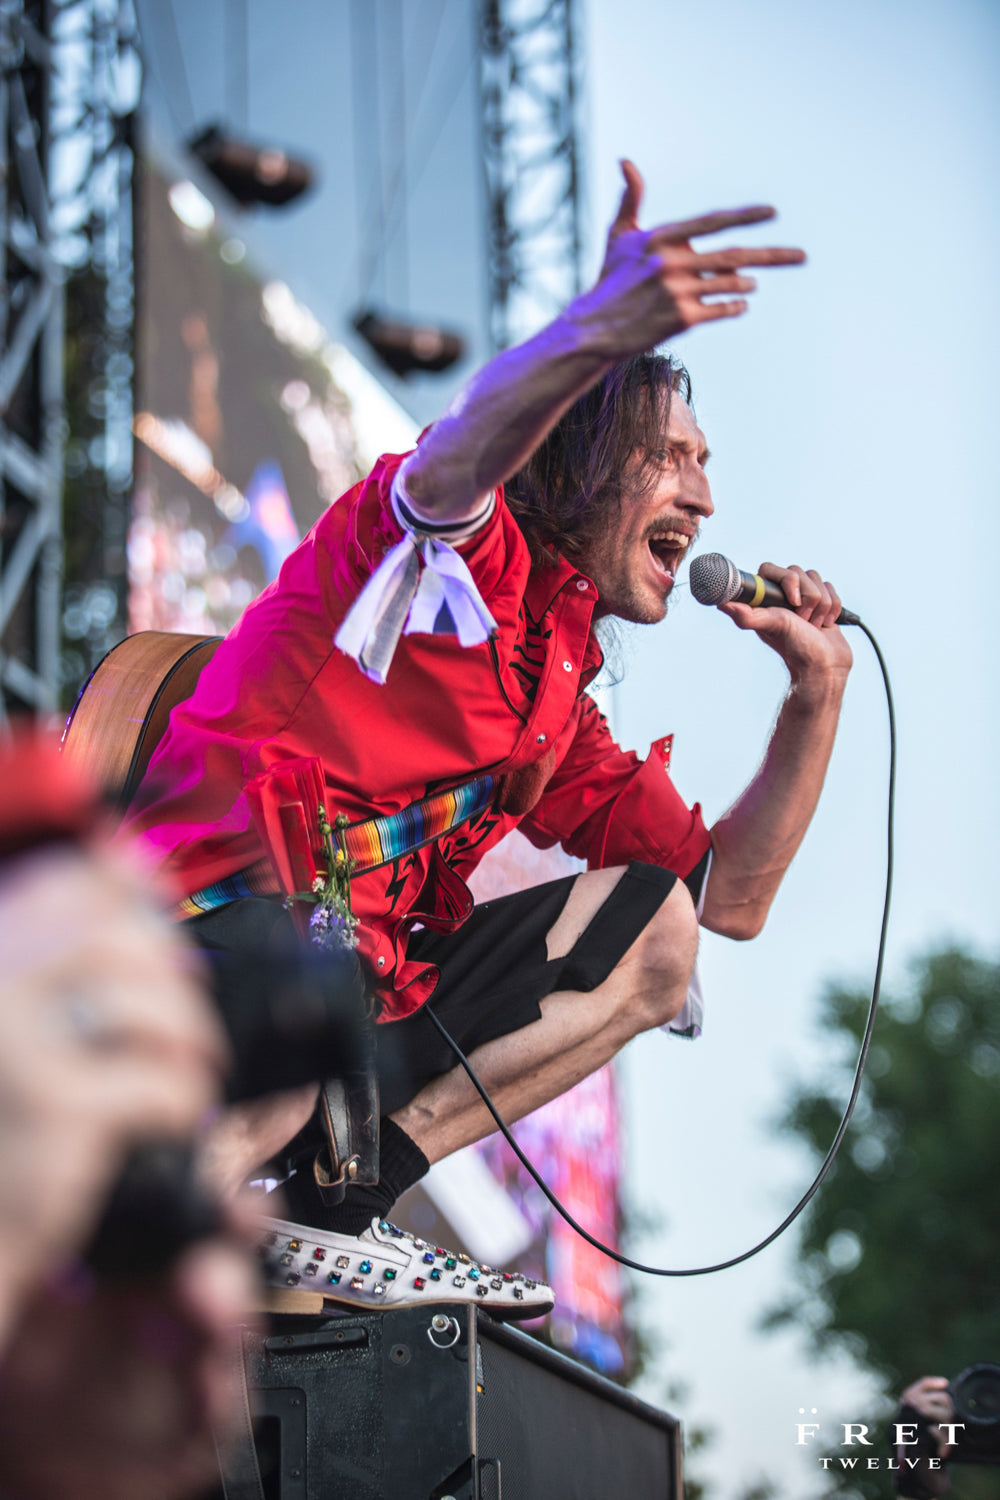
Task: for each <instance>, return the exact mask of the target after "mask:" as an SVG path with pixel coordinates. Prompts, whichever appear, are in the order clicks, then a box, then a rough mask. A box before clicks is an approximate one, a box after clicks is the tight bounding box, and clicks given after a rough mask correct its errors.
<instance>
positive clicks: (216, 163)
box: [188, 125, 315, 208]
mask: <svg viewBox="0 0 1000 1500" xmlns="http://www.w3.org/2000/svg"><path fill="white" fill-rule="evenodd" d="M188 148H189V150H190V151H192V152H193V153H194V155H195V156H197V157H198V158H199V160H200V161H202V162H204V164H205V166H206V167H207V168H208V170H209V171H210V172H211V173H212V176H213V177H214V178H215V179H216V181H218V182H221V184H222V186H223V187H224V188H225V189H226V191H227V193H229V194H230V195H231V196H232V197H233V198H235V199H236V202H237V203H239V204H240V205H241V206H242V207H244V208H246V207H248V206H249V205H250V204H252V203H269V204H271V205H272V207H275V208H279V207H281V205H283V204H285V203H290V202H291V201H292V199H293V198H298V197H299V195H300V194H302V193H304V192H306V191H307V190H308V189H309V188H310V187H312V184H313V180H314V175H315V174H314V172H313V169H312V167H311V166H310V165H309V163H308V162H306V161H303V160H302V159H301V158H300V157H296V156H289V155H288V154H287V152H285V151H281V150H279V149H278V148H277V147H274V146H258V145H255V144H254V143H253V142H251V141H242V140H239V139H237V137H236V136H233V135H229V134H228V133H227V132H226V131H225V130H223V128H222V126H221V125H209V126H208V128H207V129H206V130H203V131H202V132H201V134H200V135H197V136H195V137H193V139H192V140H190V141H189V142H188Z"/></svg>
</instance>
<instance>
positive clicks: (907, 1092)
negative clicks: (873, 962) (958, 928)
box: [766, 948, 1000, 1500]
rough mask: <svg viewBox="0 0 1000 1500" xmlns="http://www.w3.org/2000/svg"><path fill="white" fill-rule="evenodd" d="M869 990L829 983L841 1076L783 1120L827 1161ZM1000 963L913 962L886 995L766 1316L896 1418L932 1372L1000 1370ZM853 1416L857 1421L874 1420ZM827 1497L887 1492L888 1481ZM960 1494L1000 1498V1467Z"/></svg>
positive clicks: (966, 1475) (962, 958)
mask: <svg viewBox="0 0 1000 1500" xmlns="http://www.w3.org/2000/svg"><path fill="white" fill-rule="evenodd" d="M867 1009H868V996H867V995H865V994H863V993H858V992H855V991H851V990H846V989H841V988H831V989H830V990H829V991H828V993H827V995H826V996H825V999H824V1002H823V1008H822V1026H823V1028H824V1030H825V1031H826V1032H827V1033H828V1035H829V1039H830V1042H831V1047H832V1050H833V1053H834V1057H835V1058H836V1059H837V1062H836V1063H835V1066H834V1067H833V1069H832V1070H831V1071H830V1072H829V1073H828V1075H827V1076H826V1078H825V1079H824V1081H823V1083H822V1085H820V1086H818V1087H817V1086H804V1087H801V1088H799V1090H798V1091H797V1092H796V1094H795V1096H794V1097H793V1099H792V1101H791V1104H790V1105H789V1107H788V1109H787V1111H786V1113H785V1116H784V1118H783V1120H782V1122H781V1125H782V1128H783V1129H784V1130H786V1131H788V1130H790V1131H792V1132H793V1133H794V1134H795V1135H797V1136H798V1137H799V1138H800V1139H801V1140H803V1141H804V1142H805V1143H806V1144H807V1145H808V1146H809V1147H810V1148H811V1150H812V1151H813V1153H814V1154H815V1155H816V1156H817V1158H819V1157H820V1156H822V1155H823V1154H824V1153H825V1151H826V1149H827V1146H828V1144H829V1141H830V1139H831V1138H832V1136H833V1133H834V1130H835V1129H836V1126H837V1122H838V1120H839V1117H840V1113H841V1109H842V1104H843V1099H844V1098H845V1096H846V1093H847V1089H848V1087H849V1078H850V1073H851V1070H852V1068H853V1062H854V1058H855V1057H856V1055H857V1050H858V1046H859V1044H860V1039H861V1036H862V1033H863V1031H864V1026H865V1021H866V1016H867ZM998 1143H1000V966H998V965H997V964H994V963H987V962H984V961H982V960H980V959H978V958H975V957H973V956H972V955H970V954H968V953H964V952H962V951H960V950H958V949H954V948H952V949H948V950H946V951H943V952H939V953H932V954H930V955H929V956H928V957H926V958H924V959H922V960H920V961H919V962H917V963H916V964H914V965H913V969H912V984H911V987H910V989H909V990H908V991H907V992H906V993H900V994H898V995H896V996H888V997H886V998H885V999H884V1001H883V1006H882V1010H881V1012H880V1015H879V1017H878V1021H877V1023H876V1027H875V1035H874V1041H873V1045H872V1048H871V1052H870V1054H869V1063H868V1068H867V1073H866V1078H865V1082H864V1084H863V1086H862V1093H861V1097H860V1099H859V1102H858V1107H857V1110H856V1112H855V1116H854V1121H853V1123H852V1125H851V1128H850V1130H849V1132H848V1135H847V1137H846V1139H845V1142H844V1144H843V1146H842V1148H841V1151H840V1155H839V1157H838V1160H837V1163H836V1165H835V1167H834V1169H833V1171H832V1172H831V1174H830V1176H829V1177H828V1179H827V1181H826V1183H825V1184H824V1186H823V1188H822V1189H821V1190H820V1192H819V1194H818V1196H817V1198H816V1199H815V1200H814V1202H813V1204H812V1206H811V1208H810V1210H809V1214H808V1217H807V1218H806V1220H805V1223H804V1227H803V1229H802V1232H801V1238H800V1245H799V1257H800V1262H801V1268H802V1277H801V1284H800V1286H799V1288H798V1289H797V1290H796V1292H795V1293H794V1294H792V1295H791V1296H789V1297H788V1298H787V1299H786V1300H785V1302H784V1303H782V1305H781V1306H779V1307H777V1308H775V1309H774V1310H772V1312H771V1313H770V1314H769V1315H768V1318H767V1320H766V1322H767V1324H768V1325H769V1326H777V1325H782V1324H788V1323H792V1322H794V1323H795V1324H796V1325H798V1326H800V1327H802V1328H804V1329H805V1330H806V1332H807V1335H808V1337H809V1338H810V1340H811V1342H812V1343H813V1344H814V1346H815V1347H816V1348H817V1349H819V1350H826V1349H830V1348H831V1347H832V1346H840V1347H843V1348H846V1349H847V1350H848V1351H849V1352H850V1353H851V1354H852V1355H853V1356H854V1357H855V1359H857V1360H858V1361H859V1362H860V1363H861V1364H863V1365H865V1366H867V1368H868V1369H869V1370H871V1371H872V1372H873V1373H875V1374H876V1375H877V1376H878V1377H879V1378H880V1380H881V1382H882V1385H883V1389H884V1392H885V1397H886V1411H887V1412H891V1411H892V1410H893V1409H894V1408H895V1406H896V1403H897V1401H898V1397H899V1394H900V1392H901V1391H902V1390H903V1388H904V1387H905V1386H906V1385H908V1384H909V1383H910V1382H911V1381H913V1380H915V1379H917V1378H919V1377H920V1376H922V1375H928V1374H934V1375H946V1376H953V1375H956V1374H958V1372H959V1371H960V1370H962V1369H964V1368H965V1367H966V1366H967V1365H969V1364H972V1363H974V1362H976V1361H979V1360H992V1361H995V1362H998V1363H1000V1274H998V1268H1000V1262H998V1247H1000V1234H998V1227H1000V1193H998V1172H997V1162H998V1156H1000V1146H998ZM862 1419H863V1418H862V1414H860V1413H853V1414H852V1413H845V1420H862ZM827 1478H828V1479H829V1481H830V1490H829V1493H830V1494H831V1495H832V1494H842V1493H847V1492H848V1489H849V1490H850V1492H851V1493H854V1494H863V1495H869V1494H870V1495H873V1496H875V1495H888V1494H889V1493H890V1487H889V1483H888V1476H887V1475H885V1474H883V1475H882V1476H881V1478H880V1479H878V1478H876V1476H874V1475H873V1476H872V1479H871V1480H870V1481H869V1480H865V1481H862V1482H860V1483H858V1482H857V1481H847V1480H845V1481H843V1482H842V1485H843V1486H847V1488H843V1487H842V1488H840V1489H838V1488H837V1484H838V1481H837V1480H835V1479H834V1477H833V1475H832V1473H828V1475H827ZM951 1493H952V1494H953V1495H954V1496H955V1497H956V1500H957V1497H958V1496H959V1495H969V1496H972V1495H983V1496H992V1497H997V1496H1000V1469H998V1468H993V1469H987V1470H983V1469H976V1470H973V1469H960V1468H959V1467H958V1466H955V1467H954V1474H953V1489H952V1492H951Z"/></svg>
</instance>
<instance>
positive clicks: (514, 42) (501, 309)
mask: <svg viewBox="0 0 1000 1500" xmlns="http://www.w3.org/2000/svg"><path fill="white" fill-rule="evenodd" d="M576 27H577V18H576V8H575V7H574V5H573V0H482V7H481V13H480V88H481V95H482V111H483V151H484V160H485V170H486V199H487V272H488V278H489V316H490V335H491V339H492V343H493V347H494V348H496V349H504V348H507V347H508V346H509V345H510V344H514V343H517V342H518V341H519V340H521V339H523V338H526V337H528V336H529V335H531V334H532V333H535V332H537V330H538V328H539V327H540V326H541V325H542V324H543V323H545V322H547V321H548V320H549V319H550V318H552V317H553V316H554V314H555V313H556V312H558V311H559V310H560V308H562V307H564V306H565V304H566V303H567V302H568V301H569V300H570V299H571V298H572V297H573V296H575V295H576V293H577V292H578V291H579V290H580V259H581V250H582V232H581V180H580V148H579V142H578V135H577V119H576V115H577V96H578V93H579V51H578V47H577V40H576Z"/></svg>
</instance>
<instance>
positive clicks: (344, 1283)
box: [259, 1219, 555, 1318]
mask: <svg viewBox="0 0 1000 1500" xmlns="http://www.w3.org/2000/svg"><path fill="white" fill-rule="evenodd" d="M259 1254H260V1258H261V1261H262V1263H263V1269H264V1275H265V1278H266V1280H267V1284H268V1286H271V1287H276V1288H295V1289H296V1290H298V1291H302V1292H313V1293H318V1294H320V1295H321V1296H322V1297H323V1300H324V1301H328V1302H337V1303H343V1304H346V1305H347V1306H350V1307H363V1308H381V1307H403V1306H408V1307H416V1306H419V1305H420V1304H421V1303H431V1302H475V1303H476V1304H477V1305H478V1306H480V1307H482V1308H484V1309H485V1311H486V1312H488V1313H492V1314H493V1316H494V1317H496V1318H540V1317H542V1316H543V1315H544V1314H545V1313H547V1312H551V1310H552V1308H553V1306H554V1304H555V1298H554V1297H553V1295H552V1288H551V1287H550V1286H546V1284H545V1282H544V1281H532V1280H530V1278H528V1277H527V1276H522V1275H521V1274H520V1272H510V1271H497V1270H494V1268H493V1267H492V1266H484V1265H480V1264H478V1262H476V1261H474V1260H472V1259H471V1258H470V1257H469V1256H468V1255H461V1254H458V1253H456V1252H454V1251H451V1250H444V1249H442V1248H441V1246H440V1245H437V1246H434V1245H429V1244H428V1243H427V1241H426V1240H421V1239H418V1238H416V1237H415V1236H414V1235H412V1234H411V1233H410V1232H409V1230H407V1229H397V1228H396V1226H395V1224H390V1223H389V1221H388V1220H387V1219H372V1222H371V1225H370V1226H369V1228H368V1229H365V1230H363V1231H362V1232H361V1234H358V1235H352V1234H334V1233H333V1232H332V1231H330V1230H328V1229H311V1228H309V1227H308V1226H307V1225H305V1224H291V1223H289V1222H288V1221H287V1220H285V1219H265V1220H264V1221H263V1234H262V1237H261V1239H260V1241H259Z"/></svg>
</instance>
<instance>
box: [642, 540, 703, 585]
mask: <svg viewBox="0 0 1000 1500" xmlns="http://www.w3.org/2000/svg"><path fill="white" fill-rule="evenodd" d="M693 540H694V538H693V536H692V535H691V534H690V533H689V532H687V531H678V530H676V529H674V528H670V529H667V530H664V531H657V532H654V534H653V535H652V536H649V537H647V538H646V544H647V546H648V547H649V553H650V556H651V557H652V559H653V565H654V567H655V568H656V570H657V572H659V573H662V574H664V575H665V576H666V577H668V578H669V579H670V580H671V582H673V580H674V579H675V578H676V577H677V570H678V568H679V567H680V565H681V563H682V562H683V561H684V558H685V557H686V556H687V553H688V549H689V548H690V546H691V543H692V541H693Z"/></svg>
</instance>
